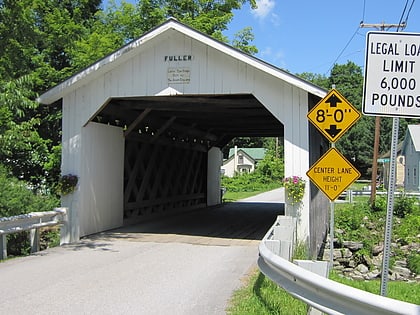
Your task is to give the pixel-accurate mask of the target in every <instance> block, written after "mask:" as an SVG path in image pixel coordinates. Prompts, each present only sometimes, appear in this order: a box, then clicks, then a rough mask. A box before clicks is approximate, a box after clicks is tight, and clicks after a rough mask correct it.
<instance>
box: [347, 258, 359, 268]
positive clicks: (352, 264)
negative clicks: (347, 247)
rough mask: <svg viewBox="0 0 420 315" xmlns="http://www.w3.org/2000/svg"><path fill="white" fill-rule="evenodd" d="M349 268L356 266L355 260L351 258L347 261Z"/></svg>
mask: <svg viewBox="0 0 420 315" xmlns="http://www.w3.org/2000/svg"><path fill="white" fill-rule="evenodd" d="M347 266H349V267H350V268H354V267H356V266H357V264H356V262H355V261H354V260H353V259H350V260H349V263H348V264H347Z"/></svg>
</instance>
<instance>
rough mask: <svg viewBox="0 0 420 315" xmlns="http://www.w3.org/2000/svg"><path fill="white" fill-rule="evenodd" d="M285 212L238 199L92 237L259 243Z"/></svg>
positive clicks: (270, 204)
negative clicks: (233, 201)
mask: <svg viewBox="0 0 420 315" xmlns="http://www.w3.org/2000/svg"><path fill="white" fill-rule="evenodd" d="M283 214H284V203H280V202H279V203H273V202H235V203H227V204H224V205H222V206H218V207H209V208H203V209H198V210H195V211H190V212H183V213H178V214H176V215H166V216H164V217H159V218H156V219H151V220H146V221H145V222H140V223H137V224H132V225H127V226H124V227H121V228H117V229H114V230H110V231H106V232H102V233H100V234H98V235H94V236H91V237H90V238H96V237H98V238H101V239H103V238H109V239H125V240H127V239H128V240H133V241H141V242H156V243H187V244H194V245H215V246H231V245H239V246H248V245H256V244H257V243H258V242H260V241H261V239H262V238H263V237H264V235H265V234H266V233H267V231H268V230H269V229H270V227H271V226H272V225H273V223H274V222H275V220H276V218H277V216H278V215H283Z"/></svg>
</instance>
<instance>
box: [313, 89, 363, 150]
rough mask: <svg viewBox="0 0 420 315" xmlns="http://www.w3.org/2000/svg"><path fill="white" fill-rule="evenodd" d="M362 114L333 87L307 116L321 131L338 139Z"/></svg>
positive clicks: (332, 140)
mask: <svg viewBox="0 0 420 315" xmlns="http://www.w3.org/2000/svg"><path fill="white" fill-rule="evenodd" d="M360 116H361V114H360V113H359V112H358V110H357V109H356V108H355V107H354V106H353V105H351V104H350V103H349V102H348V101H347V100H346V99H345V98H344V96H342V95H341V94H340V93H339V92H338V91H337V90H335V89H332V90H331V91H330V92H329V93H328V94H327V96H325V97H324V98H323V99H322V100H321V101H320V102H319V103H318V104H316V105H315V106H314V107H313V108H312V109H311V111H310V112H309V113H308V115H307V117H308V119H309V121H310V122H311V123H312V124H314V126H315V127H316V128H318V130H319V131H321V133H322V134H323V135H324V136H325V137H326V138H328V140H330V142H335V141H337V140H338V139H339V138H340V137H341V136H342V135H343V134H344V133H345V132H346V131H347V130H348V129H349V128H350V127H351V126H353V124H354V123H355V122H356V121H357V120H358V119H359V118H360Z"/></svg>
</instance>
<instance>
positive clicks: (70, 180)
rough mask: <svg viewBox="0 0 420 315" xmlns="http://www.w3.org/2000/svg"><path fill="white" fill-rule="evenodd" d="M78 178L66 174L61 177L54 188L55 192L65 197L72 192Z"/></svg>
mask: <svg viewBox="0 0 420 315" xmlns="http://www.w3.org/2000/svg"><path fill="white" fill-rule="evenodd" d="M78 181H79V178H78V177H77V175H72V174H67V175H63V176H61V178H60V180H59V181H58V184H57V186H56V191H57V193H58V194H59V195H61V196H65V195H68V194H71V193H72V192H74V190H75V189H76V186H77V182H78Z"/></svg>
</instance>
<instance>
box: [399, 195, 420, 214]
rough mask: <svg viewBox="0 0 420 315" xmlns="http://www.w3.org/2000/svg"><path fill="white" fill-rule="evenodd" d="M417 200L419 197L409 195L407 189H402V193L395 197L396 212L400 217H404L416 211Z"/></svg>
mask: <svg viewBox="0 0 420 315" xmlns="http://www.w3.org/2000/svg"><path fill="white" fill-rule="evenodd" d="M416 202H417V198H415V197H410V196H407V194H406V193H405V191H401V193H400V195H399V196H398V197H397V198H396V199H395V204H394V214H395V215H396V216H397V217H399V218H404V217H405V216H406V215H408V214H410V213H412V212H413V211H414V208H415V207H416Z"/></svg>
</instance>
